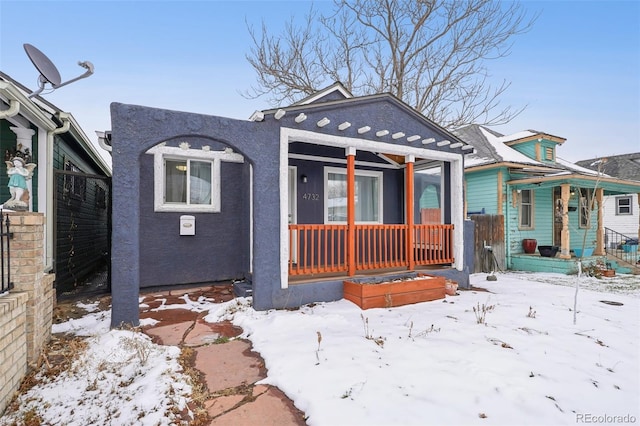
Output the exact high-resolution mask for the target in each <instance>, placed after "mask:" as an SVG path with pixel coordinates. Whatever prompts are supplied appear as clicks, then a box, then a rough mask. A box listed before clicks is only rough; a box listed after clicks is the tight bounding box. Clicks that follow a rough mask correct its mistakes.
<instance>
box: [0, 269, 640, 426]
mask: <svg viewBox="0 0 640 426" xmlns="http://www.w3.org/2000/svg"><path fill="white" fill-rule="evenodd" d="M495 275H496V278H497V280H496V281H488V280H487V279H486V276H487V274H472V275H471V277H470V280H471V284H472V285H474V286H475V287H481V288H484V289H486V290H488V291H486V292H485V291H461V290H459V291H458V294H457V295H452V296H446V298H445V299H444V300H435V301H431V302H424V303H417V304H413V305H406V306H399V307H395V308H378V309H368V310H364V311H363V310H361V309H360V308H359V307H358V306H357V305H355V304H354V303H351V302H349V301H347V300H344V299H343V300H338V301H335V302H329V303H317V304H311V305H307V306H303V307H301V308H300V309H298V310H270V311H255V310H253V308H251V299H250V298H237V299H234V300H231V301H229V302H224V303H214V302H213V301H212V300H211V299H207V298H206V297H199V298H198V297H196V296H195V295H192V296H191V297H190V296H189V295H188V290H185V292H186V293H187V294H186V295H184V296H182V297H180V298H181V300H183V301H184V303H176V304H164V303H162V304H156V306H158V305H160V306H159V307H158V308H154V309H156V310H163V311H164V310H166V309H181V310H182V309H192V310H194V311H196V312H199V313H201V315H203V317H204V320H205V321H207V322H211V323H215V322H219V321H222V320H230V321H232V322H233V324H234V325H237V326H239V327H241V328H242V329H243V332H242V334H241V335H240V336H239V338H242V339H249V340H250V341H251V344H252V350H253V351H256V352H258V353H260V355H261V356H262V358H263V359H264V362H265V367H266V369H267V376H266V378H265V379H262V380H260V381H259V384H269V385H272V386H276V387H278V388H279V389H280V390H282V391H283V392H284V393H285V394H286V395H287V396H288V397H289V398H290V399H291V400H292V401H293V403H294V404H295V406H296V407H297V408H298V409H300V410H301V411H303V412H304V413H305V416H306V417H307V424H308V425H310V426H334V425H344V426H351V425H368V426H370V425H385V426H388V425H412V424H415V425H422V426H424V425H439V426H446V425H456V426H459V425H474V424H479V425H484V426H488V425H514V424H518V425H561V424H564V425H570V424H635V423H637V421H638V418H639V417H640V408H639V407H640V404H638V402H639V401H640V333H639V331H638V324H639V323H640V279H639V277H638V276H633V275H626V274H618V275H616V277H614V278H603V279H597V278H595V277H587V276H582V277H581V278H580V279H579V284H580V290H579V291H578V293H577V303H576V305H575V306H577V309H576V310H575V312H576V320H575V324H574V321H573V317H574V295H575V294H576V293H575V284H576V280H578V277H577V276H576V275H573V276H570V275H563V274H552V273H516V272H507V273H500V272H499V273H496V274H495ZM164 297H165V296H164V295H154V294H153V293H147V294H144V295H141V298H140V306H141V309H143V307H144V306H147V307H148V306H149V305H148V303H151V301H153V300H165V299H163V298H164ZM602 301H607V302H613V303H602ZM483 307H484V308H485V309H482V308H483ZM78 308H79V310H82V309H84V310H86V311H88V313H87V314H86V315H85V316H83V317H81V318H78V319H70V320H69V321H66V322H62V323H59V324H55V325H54V326H53V332H54V333H72V334H74V335H76V336H85V337H86V342H87V350H86V352H85V353H80V354H79V355H78V356H77V357H76V359H75V361H74V363H73V364H72V365H71V367H70V370H69V371H68V372H63V373H61V374H60V375H58V376H55V377H53V378H51V379H44V380H43V381H42V383H40V384H38V385H37V386H35V387H34V388H32V389H30V390H29V391H28V392H27V393H24V394H22V395H21V396H20V399H19V401H20V404H19V407H20V408H19V409H18V411H12V412H7V413H5V415H4V416H3V417H2V418H0V425H9V424H12V422H13V421H15V420H16V419H17V418H20V416H21V415H24V414H25V413H27V412H29V411H30V410H34V411H35V412H36V413H37V414H39V415H40V416H41V417H42V419H43V421H44V423H46V424H62V423H64V424H78V425H85V424H94V423H100V424H104V423H105V422H106V420H107V419H109V422H110V424H123V425H124V424H136V425H142V426H144V425H161V424H171V422H172V420H173V419H172V414H171V413H172V412H175V410H172V408H177V409H178V411H179V410H180V409H182V408H184V407H185V406H186V403H187V402H188V400H189V395H190V392H191V390H192V385H194V384H193V383H191V382H189V379H188V377H187V376H185V375H184V374H182V372H181V371H180V369H179V366H178V364H177V361H176V359H177V357H178V355H179V348H178V347H177V346H161V345H157V344H154V343H152V342H151V339H150V338H149V336H147V335H146V334H143V333H141V332H136V331H133V330H117V329H114V330H110V329H109V325H110V311H108V310H106V311H100V310H99V309H98V302H95V303H91V301H84V302H83V303H79V304H78ZM159 317H160V318H165V319H166V318H169V317H170V315H167V313H166V312H163V313H161V314H160V315H159ZM143 321H149V323H145V324H142V325H147V326H148V325H154V326H159V327H161V326H163V322H162V320H160V322H157V321H156V320H153V319H152V318H146V319H145V320H143ZM318 334H320V335H321V339H320V340H319V339H318V337H317V336H318ZM142 354H144V356H143V355H142ZM42 371H43V373H44V372H45V371H46V365H44V364H43V365H42ZM96 378H97V379H98V380H96ZM116 414H117V416H118V417H115V415H116ZM616 419H618V420H616ZM625 419H626V420H625Z"/></svg>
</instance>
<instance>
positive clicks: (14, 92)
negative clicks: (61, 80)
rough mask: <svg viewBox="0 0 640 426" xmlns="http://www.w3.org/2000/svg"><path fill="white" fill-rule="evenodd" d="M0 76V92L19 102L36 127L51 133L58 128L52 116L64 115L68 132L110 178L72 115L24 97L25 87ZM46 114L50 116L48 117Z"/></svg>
mask: <svg viewBox="0 0 640 426" xmlns="http://www.w3.org/2000/svg"><path fill="white" fill-rule="evenodd" d="M1 76H2V78H3V79H5V80H8V81H0V92H2V93H7V94H8V95H10V97H11V98H13V100H15V101H17V102H19V103H20V105H22V106H24V107H25V108H26V109H27V111H29V112H30V113H31V114H32V115H33V116H34V117H35V118H36V119H37V120H38V121H39V122H38V123H35V124H36V125H38V127H42V128H44V129H45V130H46V131H47V132H51V131H53V130H55V129H58V128H59V125H58V123H56V122H55V121H54V119H53V116H54V115H55V114H57V113H64V114H65V115H66V116H68V119H69V121H70V124H71V127H70V129H69V132H71V133H72V134H73V136H74V138H75V139H76V140H77V141H78V143H79V144H80V145H81V146H82V147H83V148H84V149H85V151H86V152H87V154H88V155H89V157H91V159H92V160H93V161H94V162H95V163H96V165H97V166H98V167H99V168H100V169H101V170H102V171H103V172H104V173H105V174H107V175H109V176H111V168H110V167H109V165H108V164H107V163H106V161H105V159H104V158H102V156H101V155H100V154H99V153H98V151H97V150H96V147H95V146H94V145H93V143H92V142H91V140H90V139H89V138H88V137H87V135H86V134H85V133H84V131H83V130H82V128H81V127H80V125H79V124H78V122H77V121H76V119H75V117H74V116H73V114H71V113H67V112H64V111H62V110H61V109H60V108H58V107H57V106H55V105H54V104H52V103H51V102H48V101H46V100H44V99H43V98H41V97H40V96H35V97H33V98H29V97H28V96H27V95H26V92H27V91H28V89H27V88H26V87H24V86H23V85H21V84H20V83H18V82H17V81H15V80H14V79H13V78H11V77H9V76H8V75H6V74H4V73H1ZM8 97H9V96H8ZM10 100H12V99H10ZM44 109H48V110H49V111H46V112H45V111H44ZM48 114H51V115H50V116H49V115H48ZM23 115H24V114H23Z"/></svg>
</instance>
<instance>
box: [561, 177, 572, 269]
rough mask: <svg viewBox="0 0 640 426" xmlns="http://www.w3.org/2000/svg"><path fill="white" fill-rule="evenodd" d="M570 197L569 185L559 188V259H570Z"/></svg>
mask: <svg viewBox="0 0 640 426" xmlns="http://www.w3.org/2000/svg"><path fill="white" fill-rule="evenodd" d="M570 195H571V192H570V186H569V184H566V183H565V184H563V185H561V186H560V198H561V199H562V233H561V235H560V256H559V257H560V258H561V259H571V253H570V252H569V250H570V244H571V241H570V240H569V197H570Z"/></svg>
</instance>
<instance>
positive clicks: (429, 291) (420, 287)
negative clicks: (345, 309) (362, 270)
mask: <svg viewBox="0 0 640 426" xmlns="http://www.w3.org/2000/svg"><path fill="white" fill-rule="evenodd" d="M343 289H344V298H345V299H347V300H350V301H352V302H353V303H355V304H356V305H358V306H359V307H360V308H361V309H369V308H390V307H393V306H402V305H409V304H412V303H419V302H428V301H430V300H437V299H444V297H445V278H444V277H435V276H431V275H419V276H418V277H417V278H413V279H408V280H397V281H388V282H381V283H371V282H366V281H363V282H355V281H343Z"/></svg>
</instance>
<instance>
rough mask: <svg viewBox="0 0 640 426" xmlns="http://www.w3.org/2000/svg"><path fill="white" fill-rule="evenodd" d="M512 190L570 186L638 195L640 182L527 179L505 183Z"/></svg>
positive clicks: (593, 178) (587, 178) (566, 177)
mask: <svg viewBox="0 0 640 426" xmlns="http://www.w3.org/2000/svg"><path fill="white" fill-rule="evenodd" d="M507 185H509V186H510V187H511V188H512V189H541V188H553V187H556V186H560V185H570V186H574V187H576V188H592V189H593V188H602V189H603V190H604V195H616V194H633V193H640V182H636V181H630V180H621V179H616V178H611V177H603V176H581V175H575V174H573V175H564V176H553V177H544V178H528V179H517V180H510V181H508V182H507Z"/></svg>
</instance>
